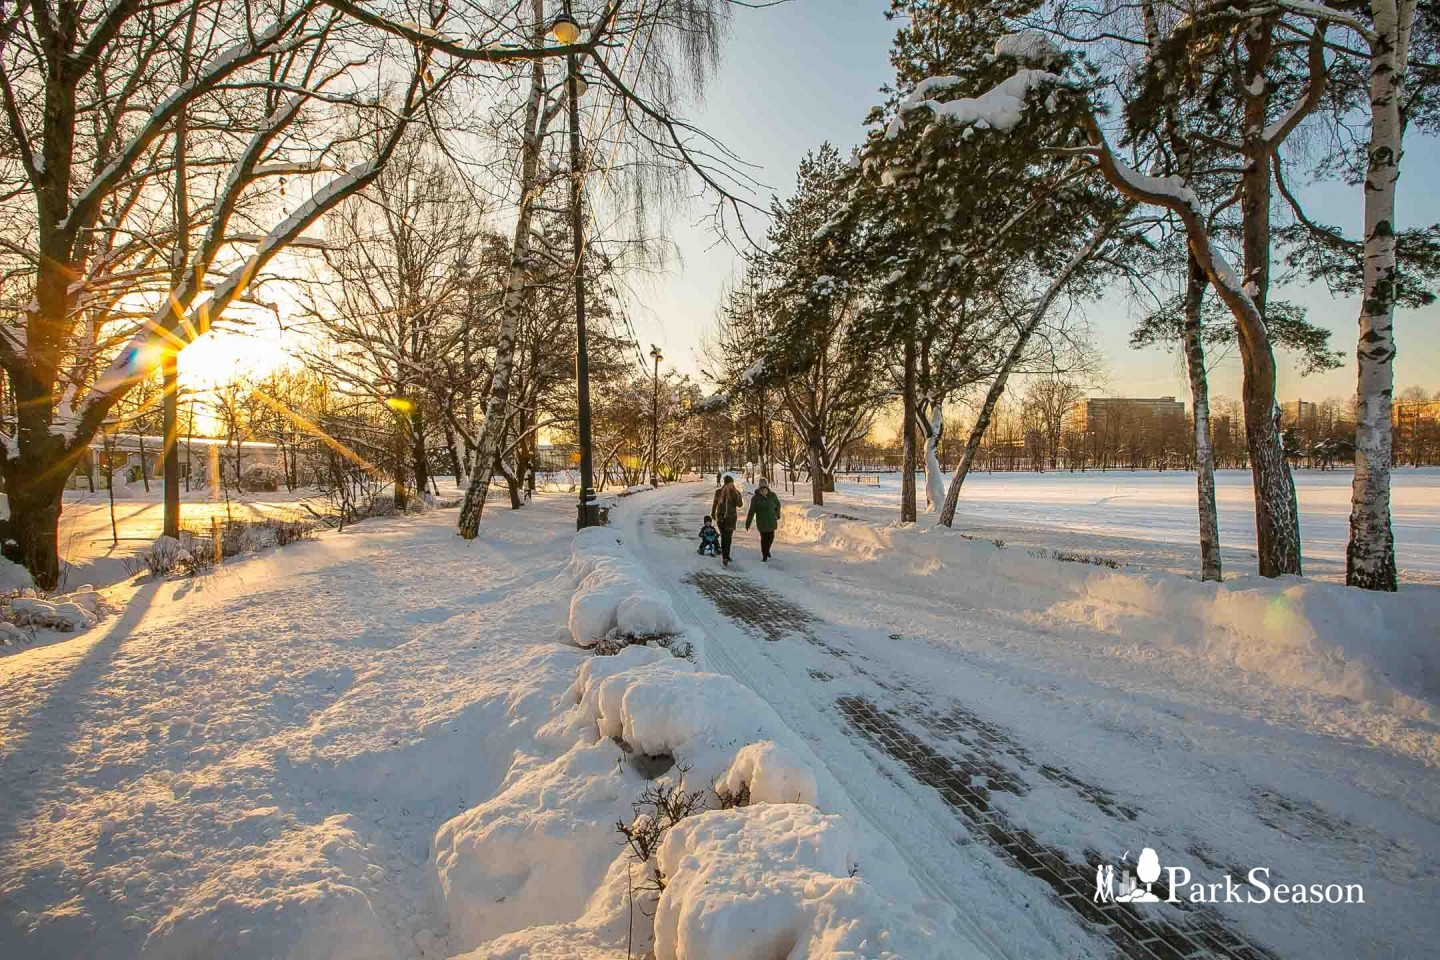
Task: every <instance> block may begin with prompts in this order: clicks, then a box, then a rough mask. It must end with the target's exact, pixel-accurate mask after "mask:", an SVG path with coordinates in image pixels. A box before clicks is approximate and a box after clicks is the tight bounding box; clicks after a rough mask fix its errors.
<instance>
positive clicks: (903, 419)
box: [900, 334, 918, 523]
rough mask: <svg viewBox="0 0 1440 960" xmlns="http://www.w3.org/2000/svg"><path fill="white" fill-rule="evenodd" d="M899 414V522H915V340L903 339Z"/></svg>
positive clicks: (911, 337) (908, 336) (911, 338)
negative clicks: (902, 371)
mask: <svg viewBox="0 0 1440 960" xmlns="http://www.w3.org/2000/svg"><path fill="white" fill-rule="evenodd" d="M901 393H902V403H901V405H902V407H903V408H904V409H903V410H902V411H901V413H900V432H901V438H900V447H901V450H902V451H903V453H902V456H901V458H900V522H901V523H914V522H915V471H916V469H917V468H918V464H917V463H916V459H915V338H914V337H913V336H910V335H909V334H907V335H906V337H905V385H904V389H903V390H902V391H901Z"/></svg>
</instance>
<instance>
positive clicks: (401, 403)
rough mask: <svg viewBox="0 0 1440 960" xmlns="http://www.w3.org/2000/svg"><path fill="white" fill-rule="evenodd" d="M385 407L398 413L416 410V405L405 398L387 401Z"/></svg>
mask: <svg viewBox="0 0 1440 960" xmlns="http://www.w3.org/2000/svg"><path fill="white" fill-rule="evenodd" d="M385 406H387V407H389V408H390V409H391V410H394V411H395V412H396V413H409V412H410V411H411V410H414V409H415V404H413V403H411V402H410V401H409V400H406V399H405V398H404V397H391V398H389V399H388V400H386V401H385Z"/></svg>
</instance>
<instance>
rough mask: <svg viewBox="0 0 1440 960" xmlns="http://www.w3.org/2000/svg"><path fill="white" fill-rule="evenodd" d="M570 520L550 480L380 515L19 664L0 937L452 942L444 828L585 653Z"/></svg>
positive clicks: (410, 947) (558, 693) (373, 947)
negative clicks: (479, 499) (479, 498)
mask: <svg viewBox="0 0 1440 960" xmlns="http://www.w3.org/2000/svg"><path fill="white" fill-rule="evenodd" d="M573 518H574V508H573V501H571V500H570V498H568V497H566V496H561V495H556V496H548V495H544V494H541V495H539V496H537V498H536V500H535V502H534V503H532V504H531V505H529V506H528V507H527V508H526V509H525V510H524V511H515V512H510V511H496V512H495V513H494V514H492V515H491V516H490V517H487V520H486V534H485V538H484V539H483V540H481V541H479V542H476V543H474V544H468V545H467V544H465V543H464V542H463V541H461V540H459V538H457V537H456V536H455V535H454V523H455V513H454V511H449V510H436V511H432V512H431V513H428V514H425V515H422V516H419V517H415V518H396V519H393V520H377V521H367V522H366V523H363V524H359V525H357V526H355V527H351V528H347V529H346V531H345V533H343V534H338V533H334V532H330V533H326V534H322V535H321V536H320V537H319V538H318V539H316V540H314V541H311V542H305V543H300V544H295V545H292V546H290V547H287V548H286V549H285V550H282V551H276V552H274V553H270V554H265V555H261V556H257V557H254V558H252V559H249V560H245V561H242V562H238V563H231V564H227V565H226V566H225V567H223V568H221V569H220V570H219V571H217V572H216V573H214V574H212V575H209V576H206V577H202V578H197V579H185V580H175V581H164V580H162V581H156V582H152V583H147V584H145V585H143V586H140V587H139V588H138V590H137V592H136V593H135V595H134V596H133V597H132V598H131V599H130V602H129V605H128V607H127V609H126V610H125V611H124V612H123V613H122V614H121V615H120V616H118V617H111V618H109V619H107V620H105V621H104V622H103V623H102V624H101V625H100V626H99V627H98V628H95V629H91V630H89V631H88V632H86V633H83V634H81V635H79V636H78V637H76V638H75V639H72V640H68V641H65V642H60V643H53V644H50V645H48V646H44V647H38V648H34V649H30V650H27V651H24V652H22V653H19V654H16V655H14V656H10V657H6V658H4V659H3V660H0V742H3V743H4V744H5V747H4V748H3V750H0V783H4V784H5V787H4V788H3V792H4V796H5V802H4V803H3V804H0V903H3V904H4V910H3V912H4V917H5V922H4V923H0V956H5V957H33V956H55V957H105V958H107V960H124V958H137V957H145V958H147V960H149V958H154V957H160V958H181V957H200V956H203V957H211V956H225V957H234V958H243V960H274V958H280V957H283V958H295V960H299V958H306V960H310V958H329V957H334V958H337V960H338V958H341V957H345V958H352V960H353V958H365V960H371V958H374V960H381V958H383V960H402V958H404V960H418V958H421V957H425V958H430V957H446V956H450V955H451V954H452V953H454V952H455V951H452V950H450V948H449V945H448V943H447V941H446V924H445V921H444V919H443V916H442V915H441V914H440V913H439V912H438V911H437V907H436V903H435V901H433V900H432V899H431V897H430V894H429V891H430V889H431V887H430V882H429V880H428V877H429V871H428V868H427V859H428V854H429V844H430V841H431V838H432V837H433V836H434V834H435V831H436V830H437V829H438V828H439V827H440V826H441V825H443V824H444V823H445V822H446V821H447V820H449V819H450V818H452V817H453V816H455V815H456V814H461V813H463V812H465V811H466V810H469V809H472V808H474V807H476V806H478V805H480V804H482V803H484V802H486V801H488V800H490V799H491V798H492V797H493V796H495V795H496V794H497V793H498V792H499V790H500V789H501V786H502V784H503V783H505V782H506V780H507V775H509V771H510V768H511V766H512V762H513V761H514V759H515V757H516V755H517V751H519V752H521V753H524V754H535V753H540V752H541V751H542V748H541V747H539V746H537V745H536V738H537V737H540V736H541V733H540V730H541V727H542V726H543V724H544V723H545V722H546V721H548V720H549V719H550V717H551V714H552V712H553V709H554V707H555V705H556V704H557V703H560V702H561V701H562V700H563V699H564V697H565V693H566V690H567V689H568V688H569V687H570V686H571V684H572V683H573V682H574V678H575V675H576V672H577V671H578V669H579V666H580V664H581V663H582V662H585V661H587V660H588V659H589V657H588V655H587V654H585V653H584V652H582V651H579V650H576V649H575V648H574V647H573V646H571V645H570V644H569V643H568V642H565V637H566V633H565V630H564V622H565V614H566V604H567V602H568V600H569V595H570V592H571V590H572V589H573V586H574V584H573V581H572V580H571V579H570V578H569V577H568V576H566V574H565V567H566V564H567V562H568V558H569V552H570V545H571V539H572V536H573ZM516 776H518V773H517V774H516ZM511 779H514V777H513V776H512V777H511ZM612 827H613V824H612ZM612 842H613V841H612Z"/></svg>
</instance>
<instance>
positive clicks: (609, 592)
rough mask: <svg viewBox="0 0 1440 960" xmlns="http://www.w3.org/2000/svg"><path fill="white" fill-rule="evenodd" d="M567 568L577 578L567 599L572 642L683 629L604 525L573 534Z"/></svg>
mask: <svg viewBox="0 0 1440 960" xmlns="http://www.w3.org/2000/svg"><path fill="white" fill-rule="evenodd" d="M646 489H649V488H648V487H647V488H646ZM570 570H571V573H572V574H573V575H574V576H575V578H576V579H577V580H578V581H579V582H580V586H579V588H578V589H577V590H576V591H575V596H574V597H573V598H572V600H571V601H570V618H569V624H570V636H571V639H572V640H574V642H575V645H576V646H579V647H589V646H593V645H594V644H595V643H597V642H598V641H600V640H603V639H605V638H606V637H608V636H612V635H618V636H622V637H657V636H674V635H678V634H682V633H683V632H684V627H683V626H682V625H681V623H680V619H679V618H678V617H677V616H676V615H675V611H674V610H673V609H671V607H670V604H669V602H668V601H667V600H666V599H665V596H664V594H662V593H660V592H659V591H657V590H655V589H654V587H653V586H652V585H651V584H650V578H649V575H648V574H646V573H645V572H644V570H642V569H641V568H640V567H639V566H638V565H637V564H636V563H635V562H634V561H633V559H632V558H631V556H630V553H629V551H628V550H626V549H625V547H624V546H623V544H621V542H620V540H619V539H618V538H617V537H615V535H614V533H613V532H611V531H609V530H607V529H605V528H604V527H591V528H589V529H587V530H582V531H580V533H579V534H577V535H576V537H575V547H574V554H573V557H572V559H571V562H570Z"/></svg>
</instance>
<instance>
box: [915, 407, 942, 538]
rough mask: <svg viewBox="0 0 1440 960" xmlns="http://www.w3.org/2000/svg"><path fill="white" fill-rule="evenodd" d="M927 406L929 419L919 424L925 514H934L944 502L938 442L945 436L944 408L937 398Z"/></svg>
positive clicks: (924, 419)
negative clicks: (921, 440) (922, 455)
mask: <svg viewBox="0 0 1440 960" xmlns="http://www.w3.org/2000/svg"><path fill="white" fill-rule="evenodd" d="M929 405H930V416H929V418H928V419H927V418H921V421H920V422H921V429H922V431H923V432H924V434H925V512H926V513H934V512H935V511H936V510H939V509H940V505H941V504H942V503H944V502H945V475H944V472H943V471H942V470H941V469H940V442H941V440H943V439H944V436H945V406H944V402H943V401H942V400H940V399H939V398H931V400H930V402H929ZM919 412H920V411H917V413H919Z"/></svg>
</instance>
